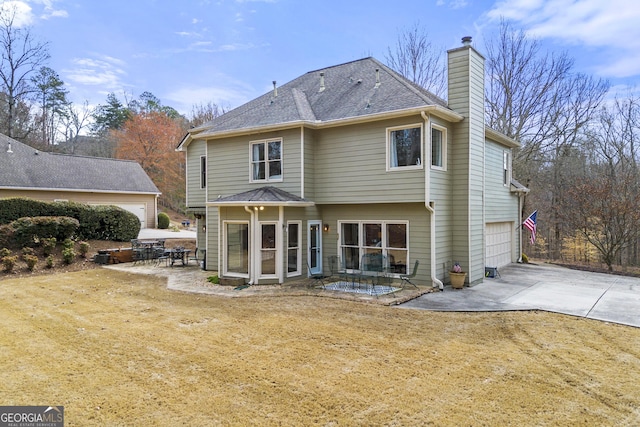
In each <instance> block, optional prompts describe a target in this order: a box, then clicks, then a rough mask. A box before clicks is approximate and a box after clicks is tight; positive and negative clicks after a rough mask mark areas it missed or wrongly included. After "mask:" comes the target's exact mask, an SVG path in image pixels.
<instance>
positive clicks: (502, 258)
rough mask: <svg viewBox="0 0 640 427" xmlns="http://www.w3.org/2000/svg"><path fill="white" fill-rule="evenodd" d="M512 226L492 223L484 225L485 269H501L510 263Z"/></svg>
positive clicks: (509, 223) (508, 223)
mask: <svg viewBox="0 0 640 427" xmlns="http://www.w3.org/2000/svg"><path fill="white" fill-rule="evenodd" d="M513 232H514V225H513V223H511V222H494V223H487V225H486V242H487V246H486V261H485V264H486V266H487V267H502V266H504V265H507V264H510V263H511V254H512V253H513V248H514V243H513Z"/></svg>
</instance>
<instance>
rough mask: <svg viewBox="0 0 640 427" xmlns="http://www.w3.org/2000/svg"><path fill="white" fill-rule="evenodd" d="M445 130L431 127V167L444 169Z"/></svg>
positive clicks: (445, 156) (445, 153)
mask: <svg viewBox="0 0 640 427" xmlns="http://www.w3.org/2000/svg"><path fill="white" fill-rule="evenodd" d="M446 132H447V130H446V129H445V128H442V127H440V126H435V125H434V126H432V127H431V167H432V168H434V169H443V170H444V169H446V164H447V133H446Z"/></svg>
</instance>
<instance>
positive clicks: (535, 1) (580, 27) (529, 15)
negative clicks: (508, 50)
mask: <svg viewBox="0 0 640 427" xmlns="http://www.w3.org/2000/svg"><path fill="white" fill-rule="evenodd" d="M487 16H488V18H489V19H491V20H498V19H500V18H505V19H507V20H511V21H515V22H517V23H518V24H520V25H522V26H523V27H524V29H525V30H526V31H527V32H528V33H529V34H531V35H533V36H535V37H540V38H549V39H556V40H560V41H561V42H563V43H566V44H568V45H583V46H588V47H596V48H599V49H604V50H605V51H606V52H607V53H608V54H609V56H610V58H613V59H610V61H609V62H608V63H607V64H605V65H602V66H600V67H598V70H599V72H601V73H603V74H604V75H607V76H612V77H625V76H630V75H636V74H640V61H638V60H637V59H635V60H634V57H635V58H637V54H636V52H637V50H638V49H640V25H639V23H640V7H637V6H636V7H633V6H629V0H502V1H498V2H497V3H496V4H495V6H494V7H493V9H491V10H490V11H489V12H488V13H487Z"/></svg>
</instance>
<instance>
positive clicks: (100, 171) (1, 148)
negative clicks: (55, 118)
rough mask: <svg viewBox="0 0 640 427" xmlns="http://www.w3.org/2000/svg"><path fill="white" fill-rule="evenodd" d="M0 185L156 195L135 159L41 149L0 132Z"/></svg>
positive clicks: (153, 186)
mask: <svg viewBox="0 0 640 427" xmlns="http://www.w3.org/2000/svg"><path fill="white" fill-rule="evenodd" d="M9 147H11V151H12V152H8V151H9ZM3 188H4V189H25V190H36V189H37V190H64V191H91V192H109V193H147V194H160V191H159V190H158V188H157V187H156V186H155V184H154V183H153V181H151V178H149V176H148V175H147V174H146V172H145V171H144V170H143V169H142V167H141V166H140V164H138V163H137V162H134V161H129V160H117V159H107V158H99V157H82V156H71V155H65V154H56V153H48V152H43V151H39V150H37V149H35V148H32V147H29V146H28V145H25V144H22V143H20V142H18V141H15V140H13V139H11V138H9V137H7V136H5V135H2V134H0V189H3Z"/></svg>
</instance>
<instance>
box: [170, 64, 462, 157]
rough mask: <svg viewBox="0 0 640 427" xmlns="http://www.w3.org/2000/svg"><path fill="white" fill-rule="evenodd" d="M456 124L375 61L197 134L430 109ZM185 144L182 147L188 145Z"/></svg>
mask: <svg viewBox="0 0 640 427" xmlns="http://www.w3.org/2000/svg"><path fill="white" fill-rule="evenodd" d="M427 107H430V109H431V110H432V113H433V114H436V115H441V116H443V117H445V118H447V119H449V120H451V121H460V120H462V119H463V117H462V116H461V115H460V114H458V113H456V112H455V111H453V110H451V109H450V108H449V107H448V106H447V103H446V102H445V101H444V100H442V99H441V98H439V97H437V96H436V95H434V94H432V93H431V92H429V91H427V90H425V89H424V88H422V87H420V86H418V85H416V84H414V83H412V82H411V81H409V80H407V79H406V78H404V77H402V76H401V75H400V74H398V73H397V72H395V71H393V70H392V69H390V68H389V67H387V66H386V65H384V64H382V63H381V62H379V61H378V60H376V59H374V58H371V57H369V58H364V59H360V60H357V61H352V62H347V63H345V64H340V65H335V66H331V67H327V68H322V69H320V70H315V71H310V72H308V73H306V74H303V75H302V76H300V77H298V78H296V79H294V80H292V81H290V82H288V83H286V84H285V85H283V86H280V87H276V88H274V90H273V91H271V92H269V93H266V94H264V95H262V96H260V97H258V98H256V99H254V100H252V101H249V102H248V103H246V104H244V105H241V106H240V107H238V108H235V109H233V110H231V111H229V112H227V113H225V114H223V115H221V116H219V117H217V118H215V119H214V120H212V121H210V122H208V123H206V124H204V125H202V126H199V127H197V128H194V129H191V130H190V131H189V135H192V136H193V137H204V136H207V137H215V136H216V135H228V134H230V133H234V132H238V131H249V130H252V129H264V128H269V127H275V126H278V127H279V128H282V127H283V126H286V125H287V124H290V125H292V126H299V125H300V124H301V123H304V124H307V125H310V126H322V125H327V124H332V123H341V122H344V121H345V120H363V119H365V118H366V117H368V116H370V117H372V118H373V117H378V116H380V115H388V114H391V113H393V112H397V113H401V114H403V115H404V114H407V111H408V110H416V111H415V112H416V113H417V112H418V111H419V110H424V109H427ZM187 139H188V136H187V138H185V139H183V141H182V142H181V144H180V145H182V144H184V143H185V142H186V140H187ZM180 148H181V147H180V146H179V147H178V149H180Z"/></svg>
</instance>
